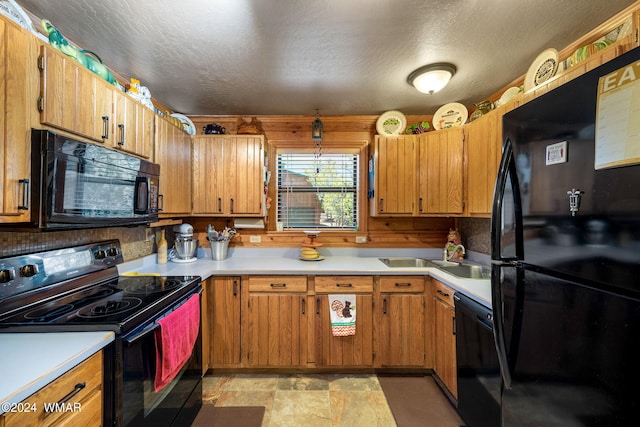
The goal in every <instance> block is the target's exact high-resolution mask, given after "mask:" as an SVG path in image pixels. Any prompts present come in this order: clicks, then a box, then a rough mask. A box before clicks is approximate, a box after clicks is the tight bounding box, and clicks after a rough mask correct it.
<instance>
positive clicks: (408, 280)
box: [380, 276, 425, 293]
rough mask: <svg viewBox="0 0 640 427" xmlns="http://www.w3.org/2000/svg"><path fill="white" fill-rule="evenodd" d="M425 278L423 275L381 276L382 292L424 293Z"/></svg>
mask: <svg viewBox="0 0 640 427" xmlns="http://www.w3.org/2000/svg"><path fill="white" fill-rule="evenodd" d="M424 280H425V278H424V277H423V276H380V292H390V293H401V292H402V293H422V292H424V289H425V285H424Z"/></svg>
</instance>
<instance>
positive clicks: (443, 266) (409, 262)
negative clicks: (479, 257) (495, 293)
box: [378, 257, 491, 279]
mask: <svg viewBox="0 0 640 427" xmlns="http://www.w3.org/2000/svg"><path fill="white" fill-rule="evenodd" d="M378 259H379V260H380V261H382V262H383V263H384V264H385V265H386V266H388V267H392V268H393V267H395V268H407V267H422V268H425V267H437V268H438V269H439V270H442V271H445V272H447V273H450V274H453V275H454V276H457V277H461V278H463V279H489V278H491V270H489V269H488V268H486V267H482V266H480V265H470V264H458V263H457V262H452V261H443V260H439V259H425V258H410V257H398V258H378Z"/></svg>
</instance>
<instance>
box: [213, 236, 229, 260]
mask: <svg viewBox="0 0 640 427" xmlns="http://www.w3.org/2000/svg"><path fill="white" fill-rule="evenodd" d="M209 243H211V258H212V259H213V260H214V261H222V260H223V259H225V258H227V250H228V249H229V241H228V240H219V241H212V242H209Z"/></svg>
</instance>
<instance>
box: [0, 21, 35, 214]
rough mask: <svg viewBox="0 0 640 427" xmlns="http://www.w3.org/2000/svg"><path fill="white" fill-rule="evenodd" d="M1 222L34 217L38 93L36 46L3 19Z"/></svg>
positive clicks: (30, 37)
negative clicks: (33, 144)
mask: <svg viewBox="0 0 640 427" xmlns="http://www.w3.org/2000/svg"><path fill="white" fill-rule="evenodd" d="M0 40H1V42H0V81H2V82H4V85H3V88H2V90H1V91H0V117H1V118H0V170H1V171H2V173H0V194H1V195H0V222H5V223H9V222H11V223H18V222H24V221H26V220H28V219H30V218H31V214H30V209H31V207H30V206H29V191H30V185H31V183H30V178H31V161H30V160H31V144H30V141H31V111H32V110H34V111H35V108H33V105H32V100H33V99H34V96H35V95H36V94H37V85H38V73H37V72H36V71H31V70H37V68H36V59H37V49H38V46H37V43H36V39H35V38H34V37H33V35H32V34H31V33H29V32H27V31H26V30H24V29H23V28H22V27H19V26H17V25H16V24H14V23H13V22H11V21H9V20H8V19H5V18H4V17H1V16H0Z"/></svg>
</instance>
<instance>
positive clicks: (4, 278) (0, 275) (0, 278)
mask: <svg viewBox="0 0 640 427" xmlns="http://www.w3.org/2000/svg"><path fill="white" fill-rule="evenodd" d="M15 278H16V271H15V270H14V269H13V268H7V269H5V270H0V283H7V282H9V281H10V280H13V279H15Z"/></svg>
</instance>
